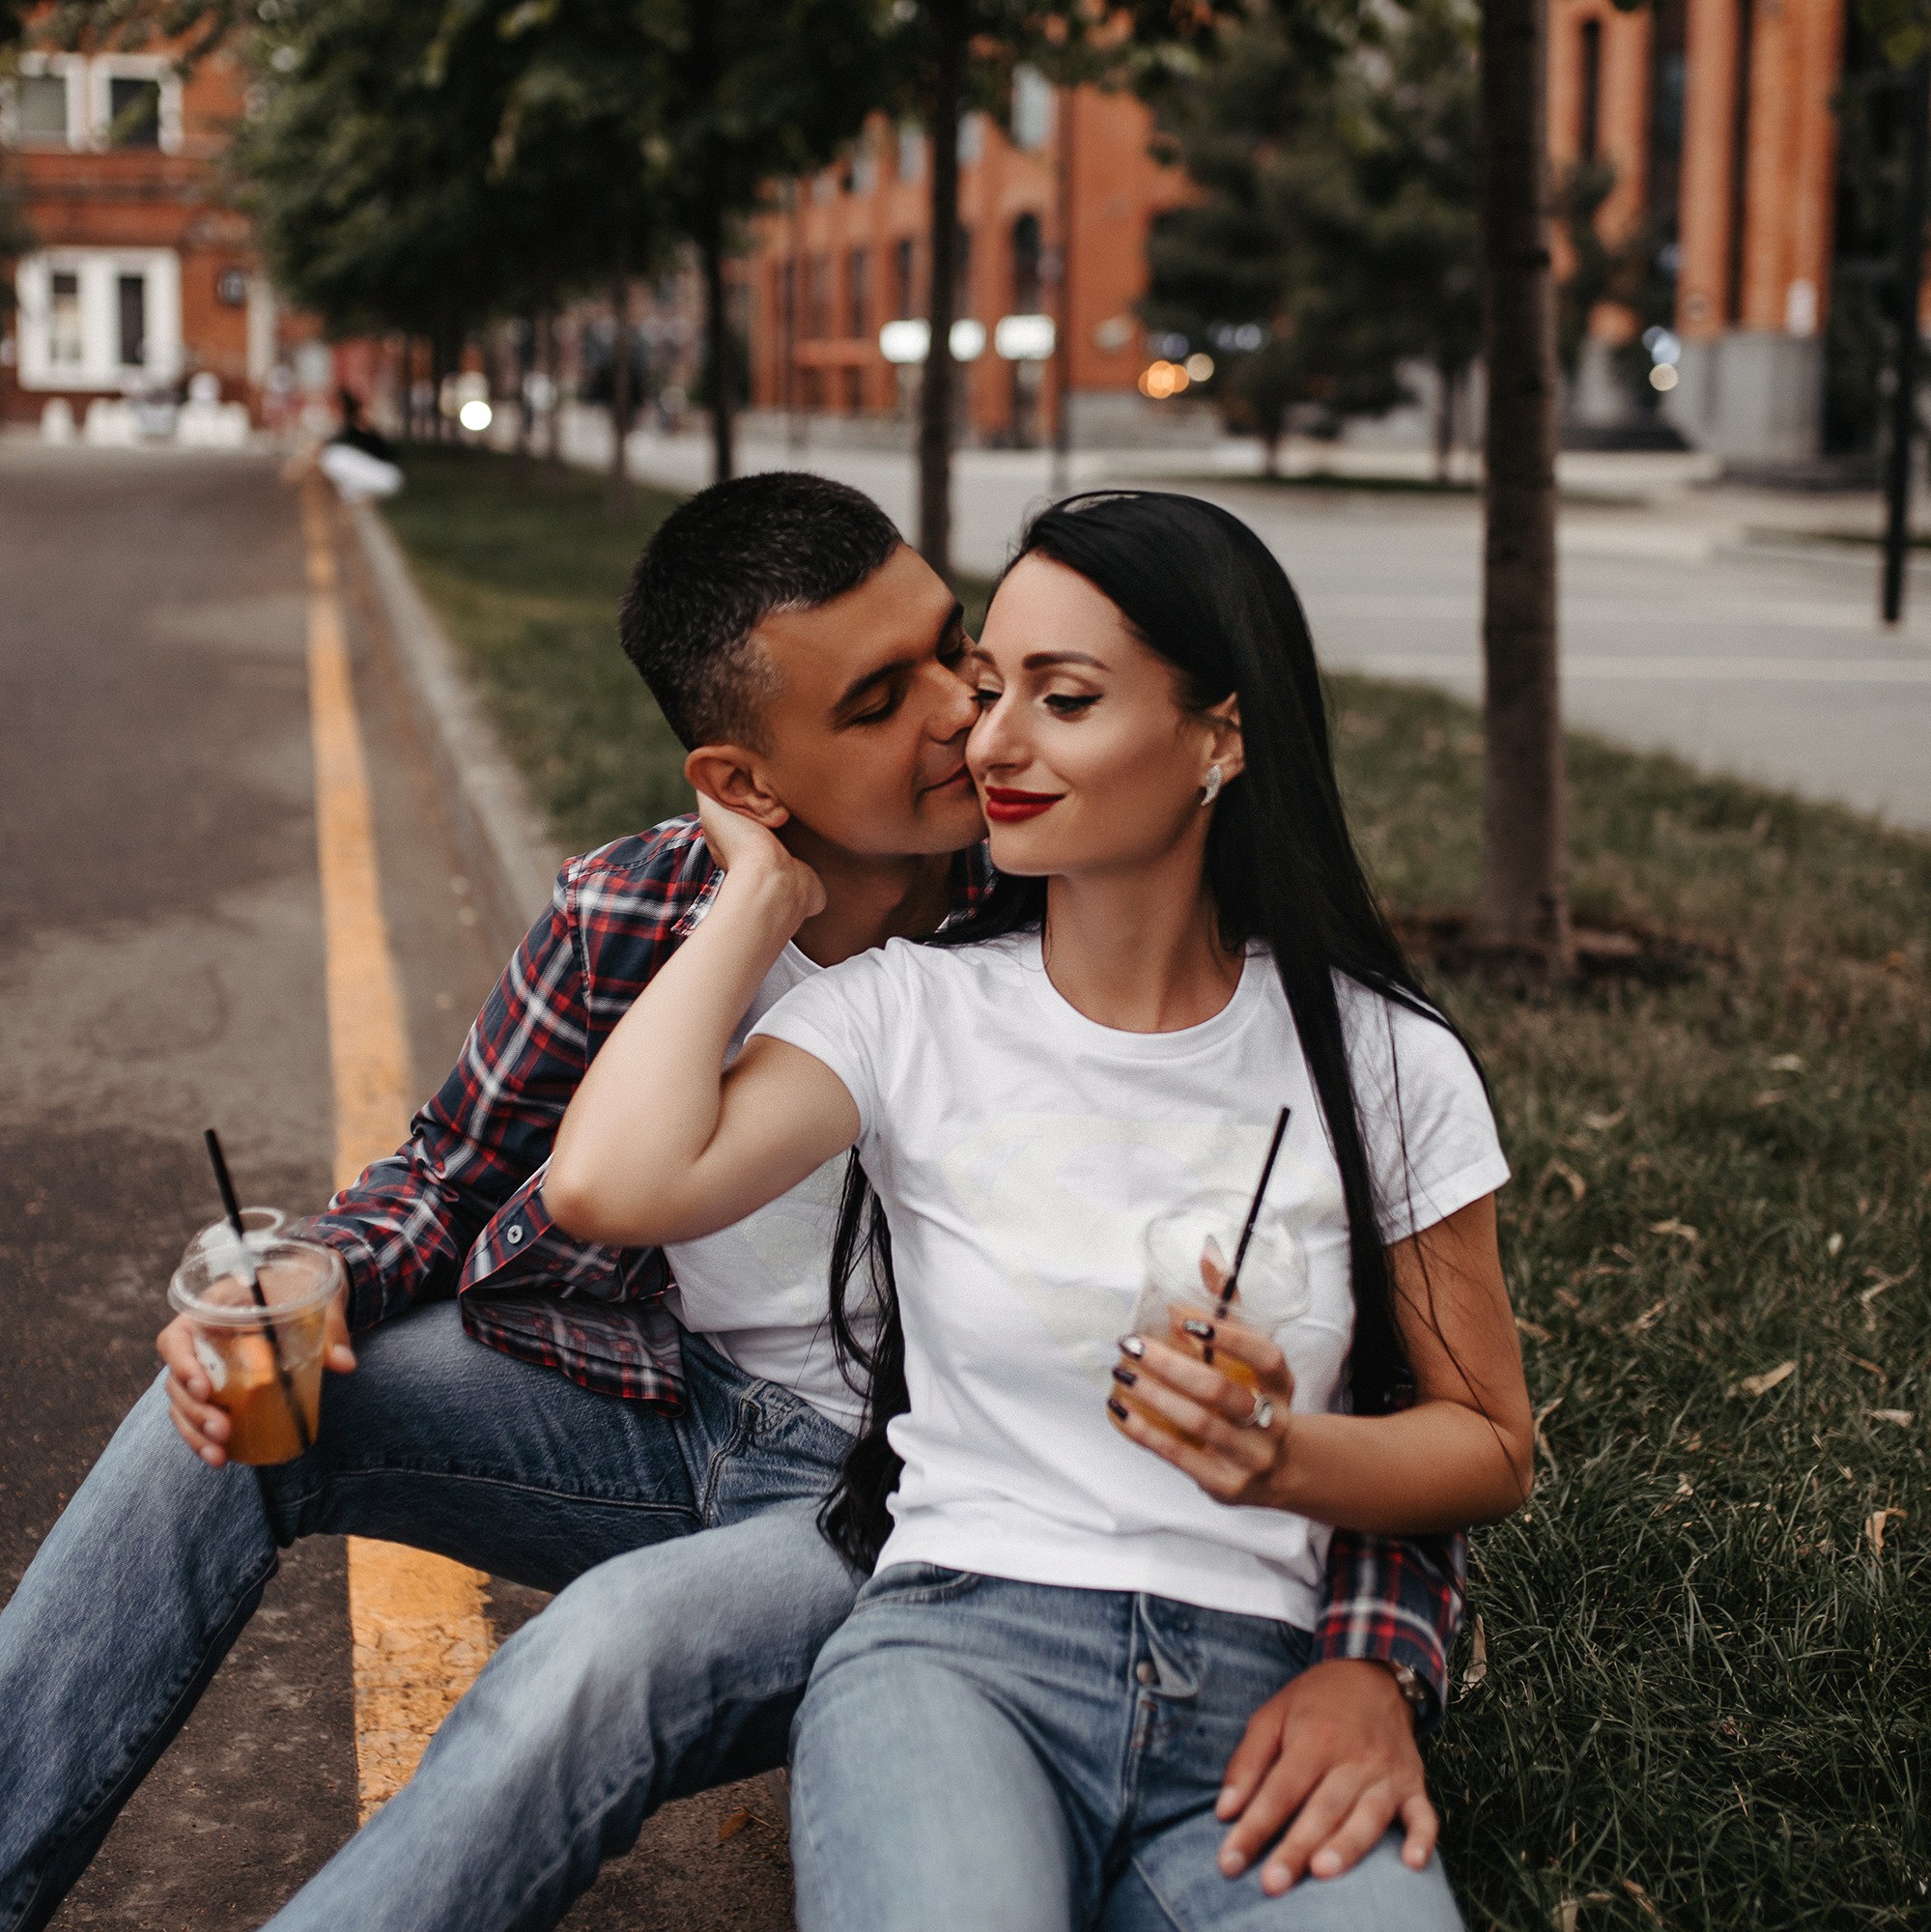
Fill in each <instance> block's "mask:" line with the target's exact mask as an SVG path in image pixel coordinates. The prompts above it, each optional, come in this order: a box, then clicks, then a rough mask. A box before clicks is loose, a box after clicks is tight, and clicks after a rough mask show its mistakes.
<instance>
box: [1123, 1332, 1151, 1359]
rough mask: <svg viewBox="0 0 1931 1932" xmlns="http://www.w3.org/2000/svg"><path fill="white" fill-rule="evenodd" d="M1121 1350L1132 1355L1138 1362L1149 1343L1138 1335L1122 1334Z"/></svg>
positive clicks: (1124, 1353)
mask: <svg viewBox="0 0 1931 1932" xmlns="http://www.w3.org/2000/svg"><path fill="white" fill-rule="evenodd" d="M1120 1352H1121V1353H1122V1355H1130V1356H1132V1358H1133V1359H1134V1360H1135V1361H1136V1362H1137V1361H1138V1360H1139V1359H1140V1357H1141V1356H1142V1355H1144V1354H1145V1353H1146V1352H1147V1345H1146V1343H1144V1342H1143V1341H1141V1339H1140V1338H1139V1336H1137V1335H1122V1336H1121V1338H1120Z"/></svg>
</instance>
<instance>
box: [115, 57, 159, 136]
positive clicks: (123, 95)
mask: <svg viewBox="0 0 1931 1932" xmlns="http://www.w3.org/2000/svg"><path fill="white" fill-rule="evenodd" d="M101 132H102V134H103V135H104V136H105V138H106V142H107V145H108V146H109V147H110V148H158V147H159V146H160V144H161V84H160V82H159V81H157V80H142V79H129V78H128V77H127V76H126V75H123V74H115V75H113V76H112V77H111V78H110V79H109V80H108V82H107V126H106V127H105V128H102V129H101Z"/></svg>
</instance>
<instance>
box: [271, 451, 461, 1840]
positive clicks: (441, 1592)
mask: <svg viewBox="0 0 1931 1932" xmlns="http://www.w3.org/2000/svg"><path fill="white" fill-rule="evenodd" d="M326 493H327V484H326V483H324V482H323V480H322V479H321V477H319V476H317V475H314V474H311V475H310V476H309V477H308V479H307V480H306V482H305V483H304V484H303V485H302V494H301V523H302V538H303V547H304V549H305V551H306V553H307V563H308V708H309V721H310V728H311V731H312V734H313V738H314V746H315V836H316V847H317V857H318V859H319V862H320V866H321V872H322V923H323V930H324V934H325V937H326V943H327V999H328V1057H329V1063H330V1066H331V1069H332V1071H333V1074H334V1083H335V1185H336V1186H337V1187H344V1186H347V1185H348V1183H349V1182H350V1181H352V1180H354V1179H355V1177H356V1176H357V1175H358V1174H360V1173H361V1171H362V1170H363V1168H365V1167H366V1166H368V1164H369V1163H370V1162H371V1161H372V1160H380V1159H382V1158H383V1156H384V1155H385V1154H390V1153H393V1152H394V1151H396V1149H397V1148H399V1147H400V1146H401V1145H402V1144H403V1140H404V1138H405V1137H406V1135H407V1134H408V1131H409V1112H410V1087H411V1083H410V1065H409V1035H408V1029H407V1026H406V1024H405V1021H404V1018H403V1008H402V999H401V996H400V994H399V992H398V990H397V986H396V975H395V962H394V960H393V958H392V957H391V955H390V952H389V936H388V926H387V923H386V922H385V921H384V919H383V895H382V875H381V873H380V871H379V870H378V867H377V864H376V836H375V820H374V813H373V811H372V810H371V809H370V803H369V773H368V763H367V760H366V759H365V758H364V756H363V753H362V733H361V727H360V726H359V725H358V724H357V723H356V719H355V687H354V685H353V684H352V683H351V681H350V676H349V652H348V646H347V643H346V642H345V640H344V637H343V630H342V605H341V598H340V594H339V591H338V587H337V583H336V574H335V551H334V546H333V543H332V542H331V540H330V534H329V521H328V509H327V494H326ZM485 1580H486V1579H485V1577H483V1575H482V1573H481V1572H480V1571H475V1570H468V1569H465V1568H464V1567H463V1566H462V1565H461V1564H457V1563H451V1562H448V1561H446V1560H445V1559H444V1558H442V1557H440V1556H431V1555H429V1554H427V1553H426V1552H424V1551H422V1550H416V1549H407V1548H403V1547H402V1546H401V1545H400V1544H394V1543H376V1542H372V1541H371V1540H369V1539H368V1538H366V1537H357V1536H352V1537H351V1538H350V1539H349V1623H350V1628H351V1633H352V1635H353V1637H354V1645H355V1781H356V1789H357V1795H358V1798H359V1802H360V1806H361V1816H362V1818H363V1820H364V1821H365V1822H366V1820H367V1819H368V1818H369V1817H370V1816H371V1814H372V1813H373V1812H374V1811H375V1810H376V1808H377V1807H378V1806H379V1805H380V1804H382V1803H383V1801H384V1800H385V1799H387V1798H390V1797H393V1796H394V1794H395V1793H396V1792H398V1791H400V1790H401V1789H402V1787H403V1786H404V1785H405V1784H407V1783H408V1782H409V1779H410V1776H411V1775H412V1773H413V1772H414V1770H415V1767H416V1763H417V1760H418V1759H420V1758H421V1756H422V1753H423V1751H424V1749H425V1748H426V1747H428V1744H429V1740H430V1739H431V1738H432V1737H433V1736H435V1734H436V1727H437V1725H439V1724H440V1722H441V1721H442V1719H444V1718H445V1717H447V1716H448V1714H449V1711H450V1708H451V1706H453V1705H454V1704H455V1702H456V1700H457V1698H459V1697H460V1696H462V1694H463V1692H464V1691H465V1690H468V1689H469V1686H470V1684H471V1683H472V1682H473V1681H474V1679H475V1676H476V1673H477V1672H478V1671H479V1670H480V1669H482V1667H483V1665H484V1663H485V1662H487V1661H488V1659H489V1654H490V1632H489V1624H488V1621H487V1619H486V1618H485V1617H484V1614H483V1585H484V1582H485Z"/></svg>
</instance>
